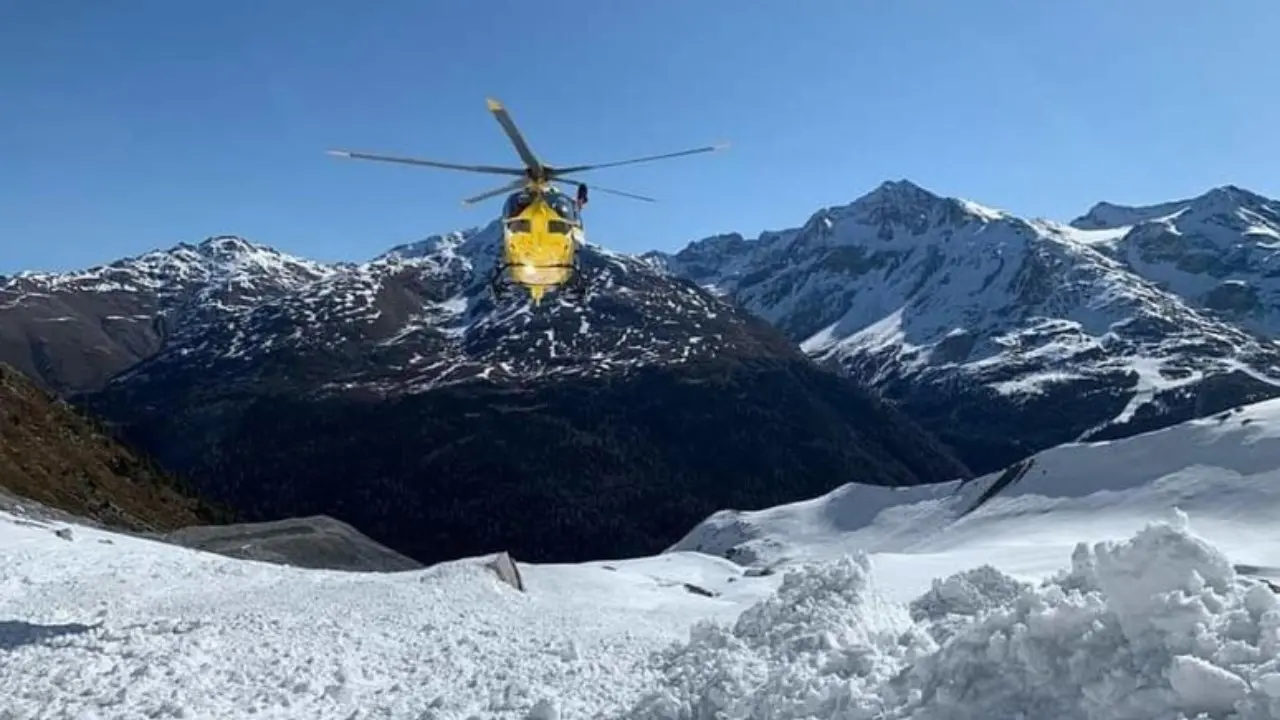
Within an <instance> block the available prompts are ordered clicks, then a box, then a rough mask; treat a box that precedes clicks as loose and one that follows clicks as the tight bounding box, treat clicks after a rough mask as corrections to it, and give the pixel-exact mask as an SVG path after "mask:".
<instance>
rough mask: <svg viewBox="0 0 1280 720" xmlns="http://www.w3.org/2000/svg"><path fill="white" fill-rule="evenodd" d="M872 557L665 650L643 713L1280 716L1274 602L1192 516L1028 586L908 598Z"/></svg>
mask: <svg viewBox="0 0 1280 720" xmlns="http://www.w3.org/2000/svg"><path fill="white" fill-rule="evenodd" d="M875 576H876V573H875V572H874V571H873V563H872V562H871V560H870V559H869V558H868V556H867V555H866V554H864V553H857V554H855V555H854V556H852V557H851V558H846V559H844V560H840V561H835V562H832V563H825V564H820V565H817V566H814V567H809V568H807V569H803V570H796V571H793V572H790V573H788V574H787V576H786V579H785V580H784V581H783V584H782V586H781V588H780V589H779V590H778V593H777V595H776V596H774V597H772V598H770V599H768V600H765V601H763V602H761V603H759V604H757V605H755V606H753V607H751V608H749V609H748V610H747V611H745V612H744V613H743V614H742V616H741V617H740V618H739V619H738V621H737V622H736V623H735V624H733V625H731V626H729V625H722V624H713V623H701V624H699V625H697V626H696V627H695V629H694V630H693V632H692V633H691V638H690V641H689V642H688V643H686V644H683V645H680V646H678V647H675V648H673V649H671V650H668V651H667V652H666V653H664V654H663V655H662V658H661V664H662V671H663V674H664V679H663V683H662V686H661V688H660V689H658V690H656V691H654V692H652V693H650V694H649V695H647V696H646V697H645V698H644V699H643V700H641V701H640V703H638V705H637V706H636V708H634V709H633V710H632V711H631V712H630V713H629V715H627V717H629V718H632V719H633V720H674V719H676V718H679V719H680V720H686V719H687V720H701V719H704V718H723V719H724V720H730V719H738V718H742V719H744V720H745V719H746V718H770V719H771V720H788V719H791V718H795V719H796V720H799V719H801V718H805V719H813V720H828V719H829V720H855V719H863V718H865V719H866V720H872V719H881V718H884V719H888V718H908V717H909V718H915V719H917V720H931V719H934V718H936V719H939V720H941V719H943V718H945V719H947V720H970V719H971V720H988V719H991V718H1023V717H1028V718H1055V719H1058V720H1074V719H1079V720H1122V719H1123V720H1128V719H1136V718H1170V719H1172V718H1192V717H1203V716H1202V715H1200V714H1201V713H1205V714H1207V716H1208V717H1213V718H1237V719H1240V720H1244V719H1246V718H1247V719H1255V718H1256V719H1261V718H1275V717H1280V610H1277V600H1276V596H1275V595H1274V594H1273V593H1272V591H1271V590H1269V589H1268V588H1267V587H1266V586H1265V585H1264V584H1263V583H1261V582H1260V581H1257V580H1251V579H1246V578H1241V577H1239V576H1237V574H1236V573H1235V571H1234V570H1233V568H1232V565H1231V563H1230V562H1229V561H1228V560H1227V558H1226V556H1224V555H1223V554H1222V553H1221V552H1220V551H1219V550H1217V549H1216V548H1214V547H1213V546H1212V545H1210V544H1208V543H1206V542H1205V541H1204V540H1202V539H1200V538H1197V537H1196V536H1194V535H1193V534H1192V533H1191V532H1190V530H1189V528H1188V526H1187V518H1186V516H1185V515H1181V516H1180V518H1179V519H1178V520H1176V521H1175V522H1173V523H1161V524H1152V525H1150V526H1148V527H1147V528H1145V529H1143V530H1142V531H1140V532H1139V533H1138V534H1137V535H1136V536H1134V537H1133V538H1132V539H1130V540H1128V541H1126V542H1118V543H1117V542H1103V543H1097V544H1095V545H1093V546H1092V547H1090V546H1089V545H1087V544H1085V543H1080V544H1079V545H1077V547H1076V549H1075V552H1074V553H1073V555H1072V557H1071V569H1070V570H1069V571H1065V572H1062V573H1059V574H1058V575H1056V576H1054V577H1052V578H1050V579H1049V580H1047V581H1045V582H1044V583H1042V584H1041V585H1040V586H1038V587H1035V586H1031V585H1027V584H1024V583H1020V582H1019V581H1017V580H1015V579H1013V578H1010V577H1008V576H1007V575H1004V574H1002V573H1000V572H999V571H997V570H995V569H993V568H991V567H989V566H985V567H979V568H977V569H974V570H969V571H965V572H962V573H958V574H955V575H952V576H951V577H949V578H947V579H946V580H942V581H935V582H934V585H933V588H932V589H931V590H930V591H929V592H928V593H926V594H925V595H923V596H921V597H920V598H918V599H916V600H915V601H913V602H912V603H910V604H909V605H908V606H902V605H898V604H894V603H891V602H888V601H886V600H885V599H884V597H883V596H882V595H881V594H880V593H879V592H878V590H877V588H876V583H875Z"/></svg>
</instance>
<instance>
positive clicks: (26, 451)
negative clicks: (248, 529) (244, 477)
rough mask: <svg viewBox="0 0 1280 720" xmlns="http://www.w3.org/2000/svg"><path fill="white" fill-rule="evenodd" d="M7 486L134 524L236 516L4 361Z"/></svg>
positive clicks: (160, 527)
mask: <svg viewBox="0 0 1280 720" xmlns="http://www.w3.org/2000/svg"><path fill="white" fill-rule="evenodd" d="M3 490H7V491H9V492H10V493H12V494H14V495H16V496H18V497H19V498H25V499H30V500H35V501H37V502H39V503H43V504H45V505H49V506H51V507H55V508H58V509H61V510H65V511H67V512H70V513H74V514H76V515H79V516H81V517H85V518H90V519H92V520H94V521H97V522H99V523H102V524H104V525H107V526H110V527H114V528H119V529H125V530H133V531H146V532H163V531H169V530H175V529H178V528H182V527H186V526H189V525H198V524H203V523H209V522H216V521H225V520H228V519H230V517H231V516H230V515H229V514H227V513H226V511H225V509H224V508H219V507H215V506H212V505H210V504H208V503H204V502H202V501H200V500H199V499H197V498H196V497H194V495H193V494H192V493H191V492H190V490H189V488H186V487H185V486H184V485H183V484H181V483H179V482H177V481H176V480H175V479H173V478H172V477H169V476H168V475H166V474H165V473H164V472H162V471H161V470H160V469H159V468H157V467H156V466H155V464H154V463H153V462H151V460H150V459H148V458H146V457H145V456H142V455H140V454H138V453H137V452H135V451H133V450H131V449H129V448H127V447H124V446H123V445H121V444H120V443H119V442H117V441H116V440H115V439H113V438H112V437H110V436H109V435H107V434H106V433H104V432H103V431H102V430H101V429H100V428H99V427H97V426H96V423H95V422H93V421H91V420H90V419H88V418H86V417H85V416H83V415H82V414H81V413H79V412H77V411H75V410H74V409H72V408H71V407H70V406H69V405H67V404H66V403H65V402H63V401H62V400H60V399H58V398H57V397H55V396H52V395H50V394H49V393H47V392H45V391H43V390H41V389H40V388H38V387H36V386H35V385H34V384H33V383H32V382H31V381H30V380H29V379H28V378H26V377H25V376H24V375H22V374H21V373H18V372H17V371H15V370H13V369H12V368H9V367H7V366H5V365H3V364H0V491H3ZM0 494H3V493H0ZM0 504H5V505H7V504H8V500H6V502H5V503H0Z"/></svg>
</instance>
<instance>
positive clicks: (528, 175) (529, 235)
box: [329, 98, 728, 305]
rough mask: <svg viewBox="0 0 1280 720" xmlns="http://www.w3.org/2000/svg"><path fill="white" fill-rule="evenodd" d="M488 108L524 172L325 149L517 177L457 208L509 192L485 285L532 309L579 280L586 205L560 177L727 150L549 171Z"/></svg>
mask: <svg viewBox="0 0 1280 720" xmlns="http://www.w3.org/2000/svg"><path fill="white" fill-rule="evenodd" d="M488 104H489V112H491V113H493V116H494V118H496V119H497V121H498V124H499V125H501V126H502V129H503V131H505V132H506V134H507V137H508V138H509V139H510V140H511V144H512V145H514V146H515V149H516V153H517V154H519V156H520V159H521V160H523V161H524V165H525V166H524V168H511V167H495V166H491V165H458V164H455V163H445V162H438V161H435V160H422V159H418V158H411V157H400V156H394V155H376V154H372V153H365V152H350V151H346V150H330V151H329V153H330V154H331V155H339V156H342V157H349V158H356V159H359V160H379V161H382V162H394V163H404V164H408V165H423V166H427V167H436V168H444V169H446V170H465V171H468V172H476V173H488V174H491V175H511V176H515V177H516V178H517V179H516V180H513V181H512V182H510V183H508V184H507V185H503V186H502V187H500V188H495V189H493V190H490V191H488V192H485V193H481V194H479V195H476V196H474V197H470V198H467V199H466V200H463V201H462V204H463V205H471V204H473V203H477V202H480V201H481V200H487V199H489V198H492V197H497V196H498V195H501V194H503V193H510V194H509V195H507V199H506V202H505V203H504V204H503V207H502V259H501V260H500V262H499V263H498V265H497V266H496V267H495V268H494V274H493V277H492V278H491V287H492V288H493V290H494V292H495V294H499V295H500V294H502V293H503V290H504V289H505V285H504V283H505V282H506V281H507V280H509V281H510V282H513V283H515V284H517V285H521V286H523V287H525V288H526V289H527V290H528V291H529V294H530V296H531V297H532V299H533V303H534V304H535V305H537V304H538V303H540V302H541V301H542V297H543V295H544V294H545V293H546V292H547V290H551V289H553V288H557V287H561V286H565V285H568V284H570V283H572V282H575V281H580V280H581V273H579V272H578V256H577V250H578V246H579V245H581V244H582V243H583V242H584V240H585V234H584V231H583V226H582V208H583V207H584V206H586V204H587V186H586V185H585V184H584V183H578V188H577V195H576V196H575V197H574V198H573V199H570V198H569V197H567V196H566V195H564V194H563V193H562V192H560V190H559V189H557V188H556V187H555V183H563V179H564V178H566V177H567V176H568V175H571V174H575V173H582V172H586V171H588V170H596V169H599V168H606V167H617V166H619V165H630V164H633V163H641V162H649V161H651V160H662V159H665V158H674V157H680V156H682V155H693V154H696V153H704V152H711V151H713V150H722V149H724V148H726V147H728V145H727V144H720V145H708V146H706V147H700V148H693V149H692V150H682V151H680V152H673V153H665V154H663V155H651V156H648V157H642V158H634V159H632V160H621V161H618V162H610V163H599V164H595V165H573V166H570V167H551V166H549V165H545V164H543V163H542V161H540V160H539V159H538V157H537V156H536V155H534V154H533V151H532V150H530V149H529V144H528V143H526V142H525V140H524V136H523V135H521V134H520V131H519V130H518V129H517V128H516V125H515V122H513V121H512V119H511V115H510V114H509V113H508V112H507V110H506V108H505V107H503V106H502V103H500V102H498V101H497V100H494V99H492V98H489V99H488ZM596 190H598V191H600V192H603V193H609V194H611V195H620V196H622V197H629V198H633V199H635V200H644V201H646V202H655V200H654V199H653V198H651V197H645V196H643V195H635V194H633V193H628V192H623V191H621V190H611V189H609V188H603V187H599V186H597V187H596Z"/></svg>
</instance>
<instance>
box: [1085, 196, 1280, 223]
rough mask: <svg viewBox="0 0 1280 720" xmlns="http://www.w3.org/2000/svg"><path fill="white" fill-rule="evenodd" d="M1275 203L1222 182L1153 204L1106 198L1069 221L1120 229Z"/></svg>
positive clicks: (1231, 212)
mask: <svg viewBox="0 0 1280 720" xmlns="http://www.w3.org/2000/svg"><path fill="white" fill-rule="evenodd" d="M1275 204H1276V203H1275V201H1273V200H1270V199H1268V198H1266V197H1264V196H1262V195H1259V194H1258V193H1255V192H1253V191H1251V190H1246V189H1245V188H1242V187H1240V186H1239V185H1220V186H1218V187H1215V188H1212V189H1210V190H1208V191H1206V192H1204V193H1202V194H1200V195H1197V196H1195V197H1193V198H1186V199H1183V200H1172V201H1169V202H1162V203H1156V204H1153V205H1119V204H1116V203H1111V202H1106V201H1103V202H1100V203H1097V204H1095V205H1094V206H1093V207H1092V208H1090V209H1089V212H1087V213H1085V214H1084V215H1081V216H1080V217H1078V218H1076V219H1074V220H1072V221H1071V222H1070V223H1069V224H1070V225H1071V226H1072V227H1075V228H1079V229H1080V230H1116V229H1119V228H1123V227H1129V226H1133V225H1139V224H1141V223H1145V222H1151V221H1153V220H1160V219H1162V218H1168V217H1170V216H1172V215H1176V214H1178V213H1180V212H1184V211H1190V212H1191V213H1193V214H1194V215H1197V216H1213V215H1223V214H1226V215H1231V214H1234V213H1235V212H1236V211H1238V210H1241V209H1246V210H1253V211H1255V212H1257V211H1258V210H1259V209H1263V208H1268V207H1272V206H1274V205H1275Z"/></svg>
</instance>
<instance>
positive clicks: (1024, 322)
mask: <svg viewBox="0 0 1280 720" xmlns="http://www.w3.org/2000/svg"><path fill="white" fill-rule="evenodd" d="M1255 198H1256V196H1253V195H1251V194H1248V193H1245V192H1243V191H1239V190H1238V189H1222V190H1219V191H1215V192H1212V193H1209V194H1207V195H1206V196H1204V197H1203V198H1201V199H1199V200H1198V201H1197V202H1194V203H1190V204H1189V206H1188V207H1189V209H1188V210H1187V211H1186V212H1183V213H1182V214H1181V215H1178V216H1177V218H1176V219H1174V220H1170V222H1182V223H1187V222H1190V221H1191V220H1192V218H1201V217H1202V216H1201V215H1200V214H1199V213H1201V212H1202V211H1204V210H1207V209H1210V208H1212V209H1214V210H1215V212H1214V214H1212V215H1206V216H1203V219H1196V220H1195V222H1197V223H1200V224H1201V225H1202V226H1204V227H1208V226H1209V225H1210V224H1212V225H1213V226H1214V227H1216V228H1219V230H1218V231H1217V233H1218V242H1217V244H1216V245H1215V246H1214V247H1213V248H1211V249H1208V250H1206V256H1207V257H1206V258H1204V261H1205V262H1209V259H1208V258H1216V261H1217V262H1229V260H1230V258H1231V257H1232V255H1231V254H1230V253H1231V252H1233V250H1232V249H1231V248H1232V247H1233V246H1232V245H1231V244H1230V243H1229V242H1228V238H1229V237H1232V236H1234V237H1237V238H1240V237H1243V234H1245V233H1248V232H1254V233H1261V234H1265V233H1266V232H1269V230H1268V228H1270V226H1269V225H1267V224H1266V223H1267V222H1269V221H1268V220H1267V218H1268V217H1269V215H1268V213H1269V212H1270V207H1271V206H1270V205H1268V204H1266V203H1262V204H1258V203H1255V202H1254V199H1255ZM1242 201H1245V202H1244V204H1240V205H1238V206H1237V205H1232V204H1231V203H1233V202H1235V203H1239V202H1242ZM1226 208H1235V209H1237V210H1238V212H1235V213H1233V214H1231V215H1229V216H1224V215H1223V214H1222V213H1223V212H1224V211H1225V209H1226ZM1095 209H1096V208H1095ZM1114 210H1115V206H1108V208H1107V209H1106V210H1105V211H1104V212H1099V213H1097V216H1096V217H1095V218H1094V222H1093V224H1094V225H1099V226H1103V225H1105V224H1106V223H1105V222H1104V220H1108V219H1114V217H1115V216H1117V215H1118V214H1119V213H1118V212H1115V211H1114ZM1147 210H1149V209H1147ZM1175 211H1176V210H1175ZM1141 214H1142V213H1141V212H1139V211H1138V210H1134V211H1133V212H1132V213H1129V215H1130V216H1137V215H1141ZM1101 216H1106V217H1101ZM1224 217H1225V218H1226V219H1224ZM1246 218H1247V219H1249V221H1250V222H1251V223H1252V224H1249V223H1246V222H1245V219H1246ZM1228 220H1230V222H1229V221H1228ZM1154 222H1157V221H1156V220H1151V221H1149V223H1154ZM1162 222H1163V221H1162ZM1149 223H1148V224H1149ZM1082 224H1084V225H1087V224H1089V223H1082ZM1142 228H1143V226H1142V225H1140V226H1138V227H1135V228H1133V230H1132V232H1131V233H1129V234H1132V235H1134V236H1135V237H1138V236H1141V233H1142V232H1149V230H1143V229H1142ZM1259 228H1262V229H1260V230H1259ZM1206 232H1207V231H1206ZM1125 236H1126V233H1125V232H1124V231H1116V230H1114V229H1111V230H1107V231H1106V232H1101V231H1084V230H1081V229H1079V228H1077V227H1071V226H1067V225H1061V224H1058V223H1053V222H1046V221H1029V220H1025V219H1023V218H1020V217H1018V216H1016V215H1013V214H1012V213H1009V212H1004V211H999V210H992V209H990V208H987V207H984V206H982V205H979V204H977V203H974V202H972V201H968V200H963V199H959V198H942V197H939V196H937V195H935V194H933V193H930V192H928V191H926V190H924V189H922V188H920V187H919V186H916V185H914V184H912V183H909V182H905V181H899V182H890V183H884V184H882V185H880V186H879V187H877V188H876V189H875V190H873V191H872V192H870V193H869V194H867V195H866V196H864V197H862V198H859V199H858V200H855V201H854V202H852V203H850V204H848V205H845V206H841V207H835V208H826V209H823V210H820V211H819V212H818V213H815V214H814V215H813V216H812V217H811V218H810V219H809V220H808V221H807V222H806V223H804V224H803V225H802V226H800V227H798V228H795V229H791V230H783V231H776V232H770V233H765V234H762V235H761V236H759V237H758V238H756V239H740V238H737V237H735V236H718V237H717V238H713V239H709V240H708V241H701V242H697V243H693V244H691V245H690V246H689V248H687V249H686V250H682V251H681V252H679V253H676V254H674V255H660V254H651V255H650V260H651V261H653V262H655V263H661V264H664V265H665V266H666V267H667V268H668V269H669V270H670V271H671V272H674V273H676V274H679V275H682V276H684V277H687V278H689V279H691V280H693V281H695V282H698V283H700V284H702V285H704V286H705V287H708V288H714V289H715V290H716V291H717V292H720V293H723V294H725V295H727V296H729V297H731V298H733V299H734V300H736V301H738V302H739V303H741V304H743V305H744V306H745V307H746V308H748V309H750V310H751V311H753V312H755V313H757V314H758V315H760V316H762V317H764V318H766V319H768V320H769V321H770V322H772V323H773V324H775V325H776V326H778V327H780V328H781V329H783V330H784V331H785V332H786V333H787V334H788V335H789V336H790V337H791V338H792V339H793V340H794V341H796V342H798V343H800V344H801V346H802V347H803V348H804V349H805V350H806V351H807V352H808V353H809V354H810V355H811V356H812V357H814V358H815V359H818V360H820V361H823V362H827V363H830V364H832V365H834V366H837V367H840V368H842V369H843V370H844V371H846V372H848V373H849V374H851V375H853V376H854V377H856V378H858V379H860V380H862V381H864V382H866V383H869V384H870V385H872V386H874V387H876V388H878V389H879V390H880V391H881V392H882V393H884V394H886V395H887V396H888V397H890V398H894V399H896V400H898V401H900V402H902V403H903V404H904V407H905V408H906V409H907V410H908V412H909V413H914V414H915V415H916V417H917V418H919V419H921V420H922V421H924V422H926V425H927V426H930V429H932V430H934V431H935V432H937V433H939V434H940V435H941V436H942V437H944V438H946V439H949V440H950V441H951V442H952V443H954V444H956V445H957V446H958V447H962V448H965V453H966V457H965V459H966V461H967V462H969V463H970V464H971V465H974V466H976V467H978V468H981V469H991V468H994V467H999V466H1001V465H1003V464H1005V463H1007V462H1009V461H1011V460H1013V459H1016V458H1017V457H1021V456H1024V455H1025V454H1026V453H1027V452H1029V451H1032V450H1038V449H1043V448H1045V447H1050V446H1052V445H1056V444H1058V443H1060V442H1065V441H1070V440H1074V439H1076V438H1077V437H1081V436H1087V435H1091V434H1094V433H1098V432H1121V431H1120V430H1118V428H1119V427H1126V426H1128V427H1129V428H1130V430H1132V429H1137V428H1139V427H1143V428H1145V427H1147V426H1148V425H1149V424H1151V423H1156V424H1157V425H1158V424H1159V423H1161V422H1166V421H1168V422H1172V421H1176V420H1177V419H1185V418H1186V417H1190V416H1192V414H1194V413H1196V412H1200V411H1201V410H1204V408H1213V409H1217V408H1219V407H1222V406H1224V405H1223V404H1224V403H1225V404H1226V405H1231V404H1235V403H1237V402H1242V401H1245V400H1248V399H1260V398H1261V397H1269V396H1270V395H1271V394H1273V393H1274V394H1280V347H1278V346H1277V345H1276V344H1275V343H1272V342H1269V341H1264V340H1260V339H1258V338H1256V337H1253V336H1251V335H1250V334H1249V333H1248V332H1247V331H1246V330H1244V329H1242V328H1240V327H1238V326H1237V325H1235V324H1233V323H1231V322H1228V321H1226V320H1224V319H1223V318H1221V317H1219V316H1218V315H1217V314H1216V313H1214V312H1212V311H1211V309H1210V308H1208V307H1206V306H1207V305H1208V302H1205V303H1197V302H1195V301H1193V300H1190V299H1189V298H1188V297H1186V296H1181V297H1180V295H1183V294H1182V293H1177V292H1169V290H1167V289H1164V288H1162V287H1161V285H1160V284H1159V283H1157V282H1153V281H1152V280H1155V279H1156V278H1153V277H1152V276H1151V274H1149V273H1135V272H1133V271H1132V267H1131V264H1130V263H1126V262H1125V258H1124V255H1123V253H1122V252H1117V248H1120V247H1123V244H1118V243H1119V242H1120V238H1123V237H1125ZM1160 237H1161V238H1162V242H1164V243H1166V246H1167V243H1168V242H1169V239H1168V237H1166V236H1165V234H1163V233H1161V234H1160ZM1241 242H1243V241H1242V240H1239V239H1237V241H1236V244H1240V243H1241ZM1255 245H1256V243H1255ZM1236 252H1238V251H1236ZM1254 257H1257V255H1256V254H1255V255H1254ZM1144 276H1145V277H1144ZM1231 289H1233V288H1224V289H1221V290H1218V291H1217V294H1216V295H1215V296H1214V297H1215V298H1220V299H1219V302H1220V303H1225V302H1228V301H1229V300H1231V299H1232V296H1230V293H1229V292H1228V291H1229V290H1231ZM1246 294H1247V293H1246ZM1219 386H1227V387H1230V388H1231V389H1230V390H1226V391H1219V390H1212V391H1211V390H1210V388H1218V387H1219ZM1036 408H1042V411H1043V412H1044V413H1047V414H1045V415H1041V414H1040V412H1041V411H1040V410H1036ZM1050 414H1051V416H1050ZM1000 418H1004V419H1003V420H1002V419H1000ZM1160 418H1164V419H1160ZM1109 428H1110V429H1109ZM993 431H994V432H993Z"/></svg>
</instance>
